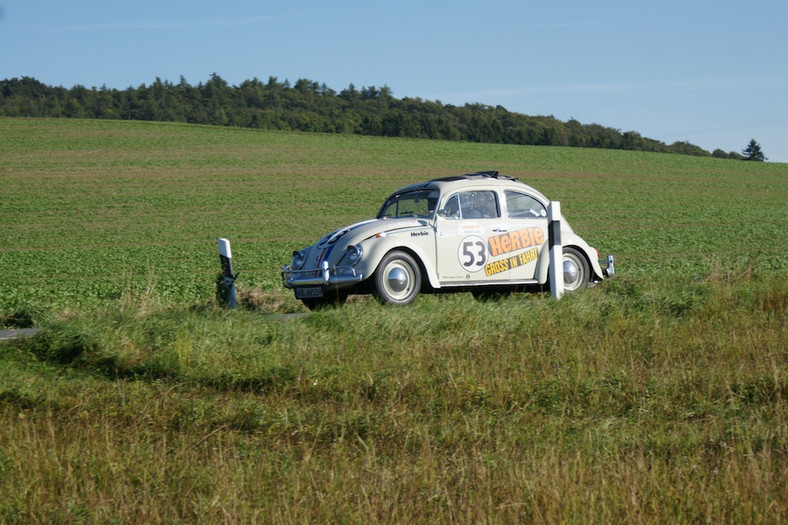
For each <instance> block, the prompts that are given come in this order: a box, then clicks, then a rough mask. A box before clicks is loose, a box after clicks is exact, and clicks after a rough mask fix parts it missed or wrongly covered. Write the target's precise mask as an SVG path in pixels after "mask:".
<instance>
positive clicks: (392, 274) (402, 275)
mask: <svg viewBox="0 0 788 525" xmlns="http://www.w3.org/2000/svg"><path fill="white" fill-rule="evenodd" d="M386 280H387V281H388V287H389V289H390V290H391V291H392V292H394V293H397V294H400V293H402V292H403V291H405V289H406V288H407V287H408V274H407V272H406V271H405V270H403V269H402V268H400V267H395V268H392V269H391V270H390V271H389V273H388V275H387V276H386Z"/></svg>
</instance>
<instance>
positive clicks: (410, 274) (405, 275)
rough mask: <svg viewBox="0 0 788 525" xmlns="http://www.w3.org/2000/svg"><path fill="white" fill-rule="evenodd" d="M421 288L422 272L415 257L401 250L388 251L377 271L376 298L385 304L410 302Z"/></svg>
mask: <svg viewBox="0 0 788 525" xmlns="http://www.w3.org/2000/svg"><path fill="white" fill-rule="evenodd" d="M420 290H421V272H420V271H419V265H418V263H416V261H415V259H413V257H411V256H410V255H408V254H407V253H405V252H403V251H399V250H395V251H392V252H389V253H387V254H386V255H385V256H384V257H383V259H382V260H381V261H380V264H379V265H378V269H377V271H375V290H374V295H375V298H376V299H377V300H378V301H379V302H381V303H383V304H409V303H412V302H413V301H414V300H415V299H416V296H417V295H419V291H420Z"/></svg>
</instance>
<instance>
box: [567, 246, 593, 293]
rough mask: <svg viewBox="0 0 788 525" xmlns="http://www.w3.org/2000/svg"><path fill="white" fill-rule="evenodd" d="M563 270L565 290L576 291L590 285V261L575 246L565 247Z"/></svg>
mask: <svg viewBox="0 0 788 525" xmlns="http://www.w3.org/2000/svg"><path fill="white" fill-rule="evenodd" d="M563 270H564V291H565V292H567V293H571V292H576V291H578V290H583V289H585V288H586V287H588V282H589V280H590V278H591V271H590V270H589V267H588V261H587V260H586V258H585V256H583V254H582V253H580V252H579V251H577V250H576V249H575V248H571V247H565V248H564V255H563Z"/></svg>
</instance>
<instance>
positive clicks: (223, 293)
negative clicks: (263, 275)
mask: <svg viewBox="0 0 788 525" xmlns="http://www.w3.org/2000/svg"><path fill="white" fill-rule="evenodd" d="M218 244H219V260H220V261H221V263H222V273H221V274H219V277H218V278H217V279H216V297H217V299H218V300H219V304H221V305H222V306H223V307H225V308H235V307H236V306H238V301H237V299H236V297H235V278H236V277H238V274H233V254H232V251H231V250H230V241H228V240H227V239H224V238H221V239H219V243H218Z"/></svg>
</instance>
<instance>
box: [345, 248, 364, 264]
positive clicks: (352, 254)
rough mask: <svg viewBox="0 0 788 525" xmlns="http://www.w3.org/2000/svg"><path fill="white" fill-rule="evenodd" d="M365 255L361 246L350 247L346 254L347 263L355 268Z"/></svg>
mask: <svg viewBox="0 0 788 525" xmlns="http://www.w3.org/2000/svg"><path fill="white" fill-rule="evenodd" d="M363 254H364V250H363V249H362V248H361V246H359V245H355V246H348V247H347V252H346V253H345V261H347V263H348V264H349V265H350V266H355V265H356V263H358V261H360V260H361V256H362V255H363Z"/></svg>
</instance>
